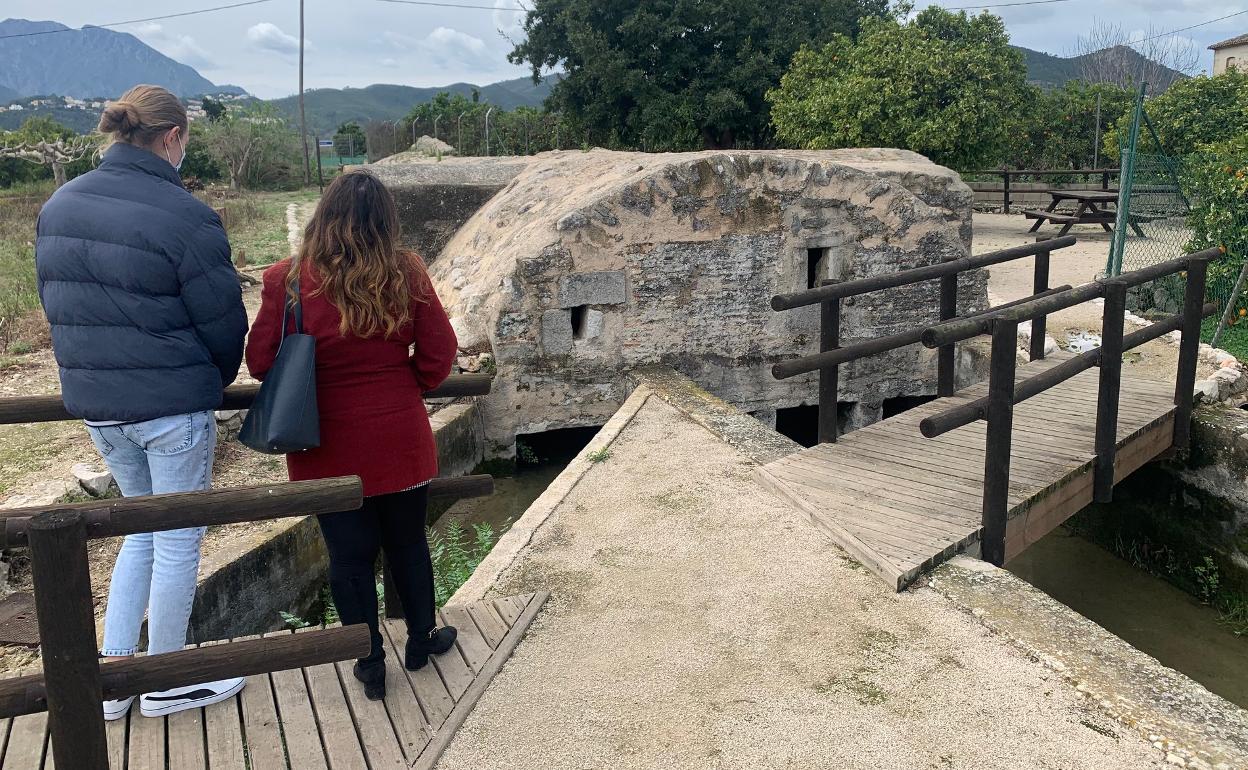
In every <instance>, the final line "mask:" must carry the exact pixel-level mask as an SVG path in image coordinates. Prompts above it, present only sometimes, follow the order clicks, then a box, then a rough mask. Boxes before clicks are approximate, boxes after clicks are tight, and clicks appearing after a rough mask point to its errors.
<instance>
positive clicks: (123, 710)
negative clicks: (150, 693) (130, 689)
mask: <svg viewBox="0 0 1248 770" xmlns="http://www.w3.org/2000/svg"><path fill="white" fill-rule="evenodd" d="M134 697H135V696H133V695H131V696H130V697H129V698H126V699H125V704H126V705H125V706H121V707H114V709H113V710H112V711H109V710H108V708H105V709H104V721H105V722H115V721H117V720H118V719H125V718H126V714H129V713H130V707H131V706H133V705H134ZM114 702H115V701H114Z"/></svg>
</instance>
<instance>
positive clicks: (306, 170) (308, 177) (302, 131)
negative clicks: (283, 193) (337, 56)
mask: <svg viewBox="0 0 1248 770" xmlns="http://www.w3.org/2000/svg"><path fill="white" fill-rule="evenodd" d="M299 136H300V138H302V139H303V183H304V184H305V185H308V184H312V160H311V157H310V155H309V153H308V115H307V113H306V112H304V109H303V0H299ZM316 152H317V160H318V161H319V160H320V152H321V148H320V147H317V148H316Z"/></svg>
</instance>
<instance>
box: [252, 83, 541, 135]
mask: <svg viewBox="0 0 1248 770" xmlns="http://www.w3.org/2000/svg"><path fill="white" fill-rule="evenodd" d="M552 88H554V78H546V79H544V80H543V81H542V82H541V83H537V84H535V83H534V82H533V80H532V78H527V77H523V78H515V79H514V80H504V81H501V82H499V83H491V84H490V85H486V86H477V85H473V84H472V83H452V84H451V85H449V86H439V87H430V88H417V87H415V86H400V85H391V84H387V83H376V84H374V85H371V86H367V87H365V88H313V89H310V90H308V91H307V92H305V93H304V99H303V101H304V108H305V109H306V111H307V115H308V130H309V131H311V132H313V133H317V134H324V133H328V132H330V131H333V130H334V129H336V128H337V127H338V126H340V125H342V124H343V123H349V122H351V121H355V122H357V123H361V124H363V123H366V122H367V121H370V120H397V119H399V118H401V117H403V116H405V115H407V113H408V112H410V111H411V109H412V107H415V106H416V105H418V104H423V103H424V102H427V101H429V100H431V99H433V97H435V96H437V95H438V94H440V93H442V92H449V93H452V94H463V95H464V96H467V97H471V96H472V92H473V91H474V90H476V91H478V92H479V98H480V100H481V101H482V102H488V103H490V104H493V105H497V106H498V107H499V108H501V109H505V110H514V109H515V108H517V107H541V106H542V102H543V101H545V99H546V97H547V96H549V95H550V91H551V89H552ZM271 103H272V104H273V105H274V106H275V107H277V109H278V111H279V112H281V113H282V114H284V115H286V116H287V117H289V118H292V119H293V118H296V117H297V116H298V114H299V97H298V96H287V97H283V98H281V99H273V100H271Z"/></svg>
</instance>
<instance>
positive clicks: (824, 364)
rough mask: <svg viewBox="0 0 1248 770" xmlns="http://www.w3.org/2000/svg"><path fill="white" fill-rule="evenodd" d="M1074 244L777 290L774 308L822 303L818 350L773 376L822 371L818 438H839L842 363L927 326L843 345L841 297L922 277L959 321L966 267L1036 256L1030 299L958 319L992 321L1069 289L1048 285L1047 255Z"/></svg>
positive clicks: (909, 339) (942, 368)
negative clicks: (935, 283)
mask: <svg viewBox="0 0 1248 770" xmlns="http://www.w3.org/2000/svg"><path fill="white" fill-rule="evenodd" d="M1074 243H1075V238H1074V236H1070V235H1068V236H1065V237H1062V238H1053V239H1050V240H1041V241H1037V242H1036V243H1029V244H1027V245H1025V246H1015V247H1013V248H1009V249H1002V250H1001V251H993V252H989V253H987V254H978V255H975V256H971V257H962V258H960V259H954V260H948V261H945V262H940V263H938V264H935V265H928V266H926V267H916V268H913V269H910V270H902V271H901V272H898V273H891V274H888V275H880V276H875V277H872V278H863V279H861V280H857V281H845V282H841V283H835V282H830V281H824V283H823V285H822V286H819V287H816V288H813V289H806V290H805V291H798V292H793V293H791V294H778V295H776V296H775V297H772V299H771V307H772V309H773V310H777V311H782V310H791V309H793V308H798V307H805V306H807V305H814V304H818V305H819V307H820V323H819V351H820V352H819V353H815V354H813V355H808V356H803V357H801V358H797V359H793V360H791V361H784V362H782V363H779V364H776V365H775V366H773V367H772V370H771V371H772V375H773V376H774V377H775V378H776V379H787V378H789V377H794V376H796V375H799V374H804V373H806V372H813V371H816V370H817V371H818V372H819V442H820V443H828V442H835V441H836V436H837V424H836V417H837V415H836V406H837V390H838V387H839V380H840V369H839V367H840V365H841V364H845V363H849V362H850V361H854V360H856V359H859V358H865V357H867V356H873V355H878V354H880V353H886V352H888V351H890V350H896V349H897V348H902V347H905V346H907V345H914V344H917V343H918V342H920V341H921V338H922V335H923V332H924V328H925V327H918V328H914V329H911V330H909V331H904V332H900V333H898V334H892V335H889V336H887V337H879V338H876V339H872V340H867V341H865V342H859V343H856V344H853V345H846V346H845V347H841V340H840V326H841V300H843V299H845V298H847V297H853V296H857V295H859V294H867V293H869V292H873V291H882V290H884V289H894V288H898V287H901V286H909V285H911V284H916V283H920V282H923V281H932V280H939V281H940V308H939V311H940V316H939V317H940V319H941V320H942V321H949V320H954V319H958V318H959V316H958V307H957V306H958V276H959V275H960V274H961V273H964V272H966V271H968V270H977V269H979V268H982V267H987V266H989V265H997V264H1001V263H1003V262H1009V261H1012V260H1015V259H1023V258H1025V257H1035V259H1036V261H1035V270H1034V273H1033V281H1032V285H1033V290H1034V293H1033V294H1032V296H1030V297H1026V298H1025V299H1022V300H1018V301H1016V302H1011V303H1009V304H1006V305H1001V306H998V307H995V308H989V309H987V310H982V311H979V312H976V313H971V314H968V315H965V316H961V318H960V320H969V319H976V320H979V321H981V322H985V323H986V322H989V321H991V319H992V318H994V317H996V316H998V315H1000V314H1001V313H1003V312H1005V311H1007V310H1009V309H1010V308H1012V307H1015V306H1017V305H1020V304H1022V303H1024V302H1030V301H1032V300H1034V299H1037V298H1042V297H1049V296H1054V295H1056V294H1058V293H1060V292H1063V291H1067V290H1069V289H1070V287H1069V286H1059V287H1057V288H1052V289H1051V288H1049V255H1050V254H1051V253H1052V252H1053V251H1055V250H1057V249H1064V248H1066V247H1068V246H1071V245H1073V244H1074ZM1044 332H1045V319H1044V316H1043V315H1041V316H1038V317H1037V318H1036V319H1035V320H1034V321H1033V322H1032V329H1031V357H1032V359H1033V360H1034V359H1039V358H1043V357H1044ZM954 352H955V351H954V344H953V343H949V344H947V345H941V346H940V350H939V352H938V353H937V359H936V361H937V364H936V367H937V393H938V394H939V395H941V396H952V395H953V393H954V389H955V383H954V375H955V366H954V365H955V361H954Z"/></svg>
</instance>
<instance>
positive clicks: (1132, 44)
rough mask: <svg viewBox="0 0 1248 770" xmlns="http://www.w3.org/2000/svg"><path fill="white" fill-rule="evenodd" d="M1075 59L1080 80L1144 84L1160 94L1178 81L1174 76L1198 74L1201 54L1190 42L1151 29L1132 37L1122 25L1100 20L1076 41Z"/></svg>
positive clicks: (1129, 86) (1133, 85)
mask: <svg viewBox="0 0 1248 770" xmlns="http://www.w3.org/2000/svg"><path fill="white" fill-rule="evenodd" d="M1073 55H1074V56H1076V57H1078V58H1079V59H1080V61H1079V67H1080V76H1081V77H1082V79H1083V80H1084V81H1085V82H1087V83H1113V84H1115V85H1119V86H1122V87H1124V88H1133V87H1135V86H1138V85H1139V84H1140V83H1141V82H1144V83H1148V84H1149V86H1150V87H1151V89H1152V90H1153V91H1154V92H1160V91H1164V90H1165V89H1167V88H1169V87H1170V85H1171V84H1172V83H1174V82H1175V81H1176V80H1178V79H1179V77H1178V76H1177V75H1176V74H1175V72H1179V73H1182V74H1184V75H1190V74H1192V73H1194V72H1195V71H1197V70H1198V69H1199V68H1200V55H1201V52H1200V49H1199V47H1198V46H1197V45H1196V44H1195V43H1194V42H1193V41H1191V40H1190V39H1188V38H1183V37H1178V36H1175V35H1165V34H1161V33H1159V32H1158V31H1156V30H1155V29H1153V28H1152V27H1149V29H1148V30H1146V31H1145V32H1143V33H1134V34H1132V33H1129V32H1127V31H1126V30H1124V29H1123V28H1122V26H1121V25H1119V24H1115V23H1112V22H1108V21H1102V20H1097V21H1094V22H1093V23H1092V29H1091V30H1089V32H1088V34H1087V35H1086V36H1082V37H1080V38H1079V39H1078V40H1077V41H1076V43H1075V50H1074V54H1073Z"/></svg>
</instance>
